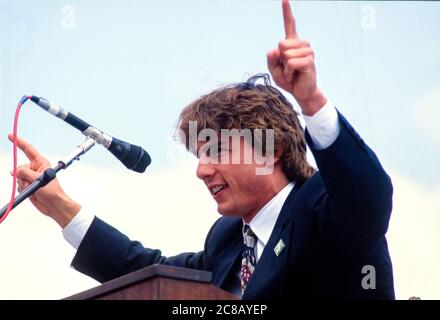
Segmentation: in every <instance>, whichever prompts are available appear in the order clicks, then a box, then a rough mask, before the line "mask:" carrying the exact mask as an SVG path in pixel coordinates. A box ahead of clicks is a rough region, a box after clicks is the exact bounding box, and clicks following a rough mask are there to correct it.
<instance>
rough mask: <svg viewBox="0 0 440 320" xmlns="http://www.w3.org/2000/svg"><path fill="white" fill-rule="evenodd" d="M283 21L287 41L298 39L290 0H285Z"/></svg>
mask: <svg viewBox="0 0 440 320" xmlns="http://www.w3.org/2000/svg"><path fill="white" fill-rule="evenodd" d="M283 20H284V31H285V33H286V39H295V38H298V34H297V32H296V24H295V18H294V17H293V14H292V9H291V8H290V4H289V0H283Z"/></svg>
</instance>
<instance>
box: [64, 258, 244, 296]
mask: <svg viewBox="0 0 440 320" xmlns="http://www.w3.org/2000/svg"><path fill="white" fill-rule="evenodd" d="M211 279H212V276H211V272H208V271H200V270H194V269H185V268H179V267H172V266H167V265H159V264H155V265H152V266H149V267H146V268H143V269H140V270H137V271H134V272H132V273H129V274H127V275H124V276H122V277H119V278H116V279H114V280H111V281H108V282H105V283H103V284H102V285H100V286H98V287H95V288H92V289H89V290H86V291H84V292H80V293H78V294H75V295H73V296H70V297H67V298H65V299H66V300H91V299H98V300H237V297H235V296H233V295H232V294H230V293H229V292H226V291H224V290H222V289H220V288H217V287H216V286H214V285H212V284H211Z"/></svg>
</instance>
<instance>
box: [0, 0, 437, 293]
mask: <svg viewBox="0 0 440 320" xmlns="http://www.w3.org/2000/svg"><path fill="white" fill-rule="evenodd" d="M292 7H293V11H294V14H295V15H296V18H297V28H298V32H299V34H300V36H301V37H303V38H306V39H307V40H309V41H310V42H311V44H312V46H313V48H314V49H315V52H316V61H317V68H318V76H319V85H320V86H321V88H322V89H323V90H324V92H325V93H326V95H327V96H328V97H329V98H330V99H331V100H332V101H333V103H334V104H335V105H336V106H337V107H338V108H339V109H340V111H341V112H342V113H343V114H344V115H345V116H346V117H347V118H348V119H349V120H350V122H351V123H352V124H353V126H354V127H355V128H356V129H357V130H358V132H359V133H360V134H361V136H362V137H363V138H364V140H365V141H366V142H367V143H368V144H369V145H370V146H371V147H372V148H373V149H374V150H375V151H376V153H377V154H378V156H379V158H380V159H381V161H382V163H383V165H384V166H385V168H386V169H387V171H389V172H390V174H391V176H392V178H393V183H394V187H395V193H394V211H393V216H392V219H391V224H390V230H389V232H388V234H387V237H388V240H389V244H390V252H391V256H392V258H393V264H394V271H395V283H396V292H397V295H398V298H400V299H405V300H406V299H407V298H408V297H410V296H412V295H420V296H421V297H422V298H425V299H430V298H431V299H432V298H436V299H438V298H439V290H438V288H439V287H440V277H439V276H438V270H439V268H440V236H439V233H438V228H439V225H440V218H439V214H438V213H439V212H440V200H439V199H440V182H439V180H440V173H439V169H438V166H439V163H440V125H439V119H440V107H439V106H440V41H439V39H440V2H394V1H393V2H370V1H368V2H348V1H337V2H336V1H335V2H333V1H322V2H321V1H310V2H307V1H302V2H297V1H294V2H292ZM72 10H74V12H73V11H72ZM73 13H74V16H72V14H73ZM73 18H75V19H73ZM374 22H375V23H374ZM72 27H74V28H73V30H72V29H71V28H72ZM283 32H284V30H283V25H282V18H281V3H280V1H279V0H252V1H251V0H203V1H202V0H199V1H197V0H185V1H182V0H174V1H170V0H154V1H153V0H145V1H140V0H139V1H122V0H121V1H103V0H102V1H97V0H95V1H91V0H87V1H75V0H72V1H55V0H51V1H49V0H46V1H44V0H40V1H31V0H28V1H19V0H9V1H8V0H0V162H1V166H0V167H1V171H0V178H1V179H0V180H1V181H2V184H1V185H0V190H1V191H2V192H1V193H0V198H1V199H2V204H1V205H3V204H5V203H6V201H7V199H9V192H10V184H11V180H10V178H9V174H8V172H9V170H10V168H11V165H12V156H11V146H10V143H9V142H8V141H7V139H6V135H7V133H8V132H10V131H11V129H12V120H13V114H14V111H15V107H16V104H17V102H18V100H19V99H20V97H21V96H22V95H23V94H34V95H38V96H43V97H45V98H47V99H49V100H52V101H56V102H58V103H60V104H61V105H62V106H63V107H64V108H66V109H67V110H69V111H70V112H72V113H74V114H76V115H78V116H80V117H82V118H83V119H84V120H86V121H88V122H89V123H91V124H94V125H95V126H97V127H98V128H101V129H102V130H104V131H106V132H108V133H110V134H113V135H114V136H116V137H118V138H121V139H125V140H127V141H130V142H132V143H137V144H139V145H142V146H143V147H144V148H145V149H146V150H148V151H149V153H150V154H151V156H152V159H153V163H152V165H151V166H150V167H149V168H148V169H147V171H146V172H145V173H144V174H142V175H139V174H129V172H128V171H127V170H126V169H125V168H124V167H123V166H122V165H121V164H120V163H118V162H117V161H116V160H115V159H113V157H112V156H111V155H110V154H109V153H108V152H107V151H106V150H104V149H103V148H101V147H95V148H94V149H92V150H91V151H90V152H89V153H88V154H87V155H86V156H84V158H83V159H82V161H81V163H78V164H75V165H74V166H72V167H71V168H69V170H68V172H63V173H61V174H60V176H61V175H62V177H61V180H62V183H63V186H64V188H66V190H67V191H68V193H69V194H70V195H71V196H72V197H73V198H74V199H77V200H78V201H79V202H80V203H81V204H83V205H84V206H85V208H86V209H87V210H90V211H91V212H93V213H96V214H98V216H100V217H102V218H103V219H104V220H106V221H108V222H110V223H111V224H113V225H115V226H116V227H118V228H120V229H121V230H122V231H124V232H127V234H128V235H129V236H130V237H132V239H138V240H140V241H142V242H143V243H144V244H145V245H146V246H149V247H153V248H161V249H164V250H165V251H164V252H165V253H166V254H169V253H171V254H174V253H177V252H182V251H187V250H199V249H201V248H202V246H203V241H204V237H205V234H206V232H207V230H208V229H209V226H210V225H211V224H212V222H213V221H214V220H215V219H217V217H218V214H217V213H216V212H215V211H216V210H215V204H214V201H213V200H212V199H211V195H210V194H209V192H208V191H207V190H205V188H204V186H203V185H202V183H201V182H199V181H196V180H197V179H196V177H195V174H194V172H193V171H194V163H192V164H191V165H187V163H184V164H183V165H181V164H182V163H179V162H178V161H177V162H176V161H170V159H169V158H167V154H169V151H170V149H172V146H173V145H174V144H172V143H171V142H170V139H169V132H170V129H171V128H172V127H173V125H174V124H175V121H176V119H177V116H178V114H179V112H180V110H181V109H182V108H183V107H184V106H185V105H186V104H188V103H189V102H191V101H192V100H193V99H194V98H196V97H198V96H199V95H201V94H204V93H207V92H208V91H210V90H212V89H214V88H216V87H218V86H220V85H223V84H227V83H230V82H237V81H241V80H244V79H245V78H246V77H247V76H248V75H250V74H253V73H256V72H265V71H266V70H267V69H266V52H267V51H268V50H270V49H272V48H273V47H274V46H276V45H277V43H278V41H279V40H280V39H282V37H283V36H284V35H283ZM20 119H21V120H20V123H19V132H20V134H21V135H22V136H24V137H25V138H27V139H28V140H29V141H30V142H31V143H33V144H34V145H36V146H37V147H38V148H39V149H40V151H41V152H42V153H44V154H47V155H50V156H51V158H53V157H55V159H57V157H58V159H61V158H63V157H64V156H65V155H66V154H67V153H69V152H70V151H71V150H72V149H73V148H74V146H75V145H77V144H78V143H79V142H81V141H82V140H83V137H82V135H81V134H80V133H79V132H77V131H76V130H75V129H73V128H71V127H70V126H68V125H67V124H64V123H63V122H61V121H59V120H57V119H55V118H54V117H52V116H51V115H49V114H47V113H45V112H44V111H42V110H41V109H39V108H38V107H36V106H35V105H33V104H32V103H29V102H28V103H27V104H25V105H24V107H23V109H22V113H21V118H20ZM5 153H6V154H5ZM7 161H9V162H7ZM24 161H25V159H24V156H23V155H20V162H24ZM181 161H183V160H181ZM6 163H8V165H6ZM97 166H99V167H102V168H97ZM189 171H190V172H189ZM132 198H134V199H136V201H134V200H133V201H131V199H132ZM127 199H130V201H127ZM169 199H173V201H169ZM36 211H37V210H36V209H35V208H33V207H31V205H30V204H29V203H28V202H25V203H23V204H22V205H20V207H18V208H17V209H15V210H14V211H13V212H12V214H11V215H10V217H8V219H7V220H6V221H5V223H3V224H1V225H0V241H1V242H2V243H14V246H5V247H4V248H3V250H1V251H0V260H1V261H2V269H1V270H2V272H1V275H0V283H1V284H2V290H0V298H15V299H17V298H34V299H35V298H37V299H41V298H60V297H65V296H67V295H70V294H73V293H75V292H78V291H81V290H84V289H86V288H88V287H90V286H92V285H96V282H93V281H91V280H90V279H87V277H85V276H82V275H80V274H79V273H78V272H76V271H74V270H73V269H71V268H69V261H70V259H71V257H72V256H73V254H74V252H73V249H72V248H70V245H69V244H67V243H66V242H65V241H63V239H62V237H61V234H60V230H59V228H58V227H57V226H56V224H55V223H54V222H53V221H50V219H47V218H45V217H41V215H39V214H38V213H37V212H36ZM170 220H172V221H173V224H171V226H170V225H169V221H170ZM152 221H154V223H152ZM165 225H168V226H169V227H171V228H174V229H173V230H172V233H173V234H180V233H181V234H182V235H183V236H184V239H185V240H184V241H175V239H172V238H170V237H168V236H167V235H164V234H163V232H161V231H162V228H163V226H165ZM186 230H191V232H190V235H188V234H187V233H186ZM29 261H33V263H32V264H29Z"/></svg>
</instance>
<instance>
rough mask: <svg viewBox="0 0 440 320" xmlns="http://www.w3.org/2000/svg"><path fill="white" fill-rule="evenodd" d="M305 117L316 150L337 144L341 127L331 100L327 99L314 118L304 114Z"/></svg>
mask: <svg viewBox="0 0 440 320" xmlns="http://www.w3.org/2000/svg"><path fill="white" fill-rule="evenodd" d="M303 117H304V121H305V122H306V127H307V130H308V131H309V134H310V137H311V138H312V141H313V144H314V148H315V149H318V150H322V149H325V148H327V147H329V146H330V145H331V144H332V143H333V142H335V140H336V138H337V137H338V135H339V130H340V127H339V119H338V112H337V111H336V108H335V107H334V105H333V104H332V103H331V102H330V100H328V99H327V102H326V103H325V105H324V106H323V107H322V108H321V109H320V110H319V111H318V112H317V113H315V114H314V115H313V116H311V117H310V116H306V115H304V114H303Z"/></svg>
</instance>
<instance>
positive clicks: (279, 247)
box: [273, 239, 286, 257]
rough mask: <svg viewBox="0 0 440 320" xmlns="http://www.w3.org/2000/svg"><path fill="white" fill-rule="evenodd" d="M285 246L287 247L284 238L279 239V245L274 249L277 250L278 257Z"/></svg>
mask: <svg viewBox="0 0 440 320" xmlns="http://www.w3.org/2000/svg"><path fill="white" fill-rule="evenodd" d="M285 247H286V245H285V244H284V241H283V239H280V241H278V243H277V245H276V246H275V248H274V249H273V251H275V254H276V255H277V257H278V256H279V255H280V253H281V251H283V249H284V248H285Z"/></svg>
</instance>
